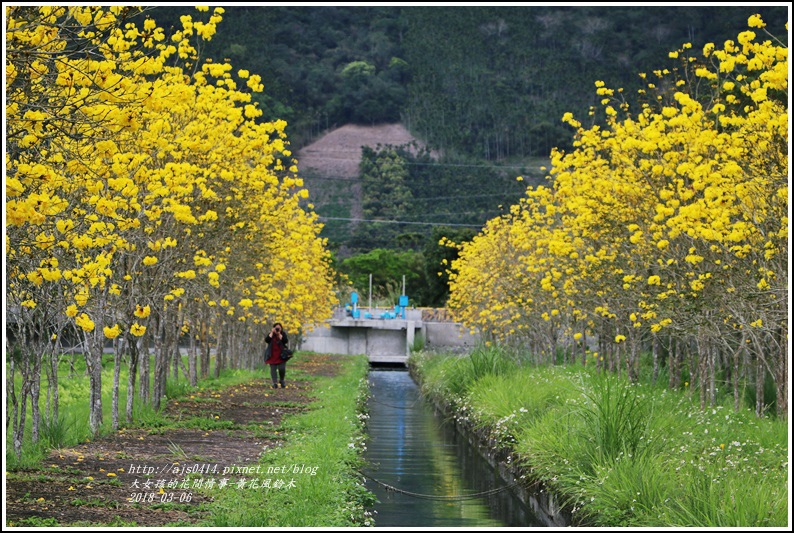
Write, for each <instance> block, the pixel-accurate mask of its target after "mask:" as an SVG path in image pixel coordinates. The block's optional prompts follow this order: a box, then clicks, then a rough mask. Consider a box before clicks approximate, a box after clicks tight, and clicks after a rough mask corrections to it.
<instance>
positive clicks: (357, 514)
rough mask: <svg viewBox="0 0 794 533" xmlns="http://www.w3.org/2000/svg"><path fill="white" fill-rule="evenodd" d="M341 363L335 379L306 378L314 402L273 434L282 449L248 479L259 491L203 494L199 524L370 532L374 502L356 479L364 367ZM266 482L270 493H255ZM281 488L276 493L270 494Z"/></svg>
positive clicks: (361, 361) (356, 361) (354, 361)
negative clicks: (366, 528) (204, 511)
mask: <svg viewBox="0 0 794 533" xmlns="http://www.w3.org/2000/svg"><path fill="white" fill-rule="evenodd" d="M340 361H341V362H342V364H343V370H342V372H341V374H340V375H339V376H336V377H333V378H330V377H321V378H310V379H315V380H316V382H315V384H314V389H315V390H316V391H317V393H316V400H315V401H314V402H313V403H312V404H311V405H310V410H309V411H307V412H305V413H302V414H299V415H295V416H291V417H287V418H285V420H284V421H283V423H282V426H281V427H280V428H279V430H280V433H282V436H283V439H284V440H283V444H282V445H281V446H278V447H275V448H273V449H270V450H268V451H267V452H266V453H264V454H263V455H262V457H261V459H260V461H259V465H260V470H261V472H262V473H261V474H257V475H256V476H252V477H255V478H256V479H257V480H258V484H260V486H259V488H253V489H252V488H242V489H240V488H237V487H236V486H234V485H232V484H233V483H234V482H236V481H237V479H236V478H234V479H233V480H232V481H230V485H231V486H227V487H225V488H217V487H215V488H213V489H211V490H209V491H206V489H203V490H205V491H206V492H208V493H209V494H210V495H211V496H212V497H213V498H214V502H213V503H212V504H211V515H212V518H211V519H210V522H209V523H208V524H204V525H206V526H211V527H350V526H360V525H372V523H371V518H370V517H369V516H368V514H367V511H366V509H367V508H368V507H371V505H372V503H373V500H372V498H373V496H372V494H371V493H370V492H369V491H368V490H366V489H365V487H364V485H363V480H362V479H361V477H360V476H359V475H358V474H357V468H358V467H359V466H360V464H361V463H360V461H361V459H360V452H361V450H362V448H363V441H364V435H363V433H362V431H363V429H362V422H361V419H362V417H363V416H362V409H363V405H364V404H363V402H364V399H365V397H366V390H367V389H366V388H367V383H366V373H367V371H368V368H369V365H368V362H367V359H366V358H365V357H363V356H360V357H358V356H357V357H349V358H347V357H346V358H340ZM296 467H297V470H298V471H296ZM301 467H303V469H304V471H303V472H300V469H301ZM268 470H270V472H269V473H268ZM265 480H269V484H270V486H271V488H262V486H261V485H262V484H264V482H265ZM281 483H283V485H282V486H281V487H280V488H274V487H275V485H276V484H281ZM291 483H292V486H290V484H291Z"/></svg>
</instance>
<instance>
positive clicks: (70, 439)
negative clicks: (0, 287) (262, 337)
mask: <svg viewBox="0 0 794 533" xmlns="http://www.w3.org/2000/svg"><path fill="white" fill-rule="evenodd" d="M102 359H103V365H102V366H103V369H102V417H103V420H104V424H103V425H102V427H101V428H100V430H99V432H98V434H97V435H96V437H102V436H105V435H108V434H109V433H111V432H112V424H111V421H112V408H113V354H105V355H103V358H102ZM183 363H185V364H187V356H184V361H183ZM153 371H154V358H153V357H151V358H150V360H149V375H150V378H151V376H152V375H153ZM128 375H129V374H128V366H127V365H126V364H122V366H121V369H120V373H119V383H120V384H121V385H120V387H119V426H120V427H135V426H140V425H150V424H151V421H152V419H157V418H158V417H159V415H158V413H156V412H155V411H154V410H153V409H152V408H151V406H149V405H147V404H144V403H143V402H141V401H140V397H139V396H138V395H139V393H140V391H138V390H137V387H138V383H137V382H136V398H135V402H134V404H133V421H132V424H128V423H127V422H126V415H125V413H126V407H127V378H128ZM260 375H261V371H248V370H230V369H226V370H223V371H222V372H221V373H220V376H218V377H217V378H215V377H208V378H205V379H200V380H199V381H198V383H197V389H194V388H193V387H191V386H190V383H189V382H188V380H187V379H185V377H184V376H183V375H182V374H181V373H180V375H179V377H178V378H177V379H173V378H169V380H168V382H167V384H166V397H167V398H170V399H174V398H179V397H181V396H184V395H186V394H189V393H190V392H191V391H194V392H195V391H196V390H199V391H201V390H204V389H207V388H219V387H228V386H233V385H237V384H239V383H242V382H245V381H248V380H251V379H254V378H255V377H258V376H260ZM58 376H59V377H58V397H59V401H58V405H59V407H58V410H59V416H58V419H57V420H51V421H50V420H47V419H46V418H45V413H46V406H47V388H48V379H47V376H46V375H42V377H41V394H40V398H39V409H40V411H41V414H42V423H41V426H40V438H39V442H37V443H33V442H32V441H31V429H32V412H31V407H30V402H26V410H27V417H26V423H25V438H24V441H23V445H22V454H21V457H19V458H17V456H16V454H15V453H14V448H13V444H12V442H13V441H12V436H11V430H10V428H9V429H7V431H6V465H7V468H10V469H17V468H26V467H33V466H36V465H38V464H39V463H40V462H41V461H42V460H43V459H44V458H45V457H46V456H47V453H48V451H49V450H51V449H53V448H63V447H68V446H74V445H76V444H78V443H81V442H86V441H87V440H88V439H89V438H90V437H91V430H90V428H89V425H88V420H89V405H88V397H89V379H88V375H87V374H86V368H85V359H83V357H82V356H74V357H73V358H71V360H70V359H69V358H67V357H64V358H63V360H62V361H61V362H60V364H59V368H58ZM15 377H16V380H15V382H16V383H15V387H16V391H17V394H18V393H19V390H20V389H21V379H20V376H19V375H18V374H17V375H16V376H15Z"/></svg>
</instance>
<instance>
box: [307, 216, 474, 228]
mask: <svg viewBox="0 0 794 533" xmlns="http://www.w3.org/2000/svg"><path fill="white" fill-rule="evenodd" d="M317 218H319V219H320V220H341V221H344V222H377V223H379V224H411V225H415V226H458V227H466V228H481V227H482V224H455V223H452V222H448V223H445V222H416V221H412V220H375V219H368V218H342V217H324V216H319V217H317Z"/></svg>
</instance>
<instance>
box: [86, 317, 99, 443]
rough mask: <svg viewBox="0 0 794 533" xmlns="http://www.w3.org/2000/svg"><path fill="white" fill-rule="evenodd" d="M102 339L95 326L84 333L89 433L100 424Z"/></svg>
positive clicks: (94, 430)
mask: <svg viewBox="0 0 794 533" xmlns="http://www.w3.org/2000/svg"><path fill="white" fill-rule="evenodd" d="M103 339H104V337H103V336H102V334H101V332H100V331H98V328H95V329H94V331H93V332H91V333H85V342H86V347H87V350H86V352H85V365H86V370H87V372H88V389H89V392H88V402H89V414H88V425H89V428H90V429H91V434H92V435H96V434H97V433H98V432H99V428H100V427H101V426H102V348H103V344H104V342H103Z"/></svg>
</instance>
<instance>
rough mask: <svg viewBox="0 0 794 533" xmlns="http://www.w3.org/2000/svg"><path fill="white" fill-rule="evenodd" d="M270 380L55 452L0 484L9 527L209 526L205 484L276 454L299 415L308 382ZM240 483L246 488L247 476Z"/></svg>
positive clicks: (199, 395)
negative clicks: (283, 432)
mask: <svg viewBox="0 0 794 533" xmlns="http://www.w3.org/2000/svg"><path fill="white" fill-rule="evenodd" d="M293 361H294V362H293V363H290V367H291V368H290V370H292V371H294V370H297V369H300V370H301V371H303V372H304V373H305V374H308V375H315V376H320V375H334V374H335V373H336V372H337V369H338V366H337V363H336V362H335V361H334V360H333V359H332V358H331V357H329V356H324V355H309V354H301V355H300V357H296V358H295V360H293ZM289 377H290V376H289V373H288V375H287V378H288V379H287V388H286V389H277V390H274V389H271V388H269V386H268V385H269V381H270V380H269V378H268V379H264V378H265V376H264V374H263V379H261V380H257V381H255V382H249V383H245V384H241V385H236V386H231V387H227V388H224V389H221V390H202V391H197V392H196V393H194V394H193V395H191V396H189V397H187V398H182V399H180V400H175V401H172V402H169V405H168V406H167V408H166V409H165V414H166V417H167V419H168V423H167V425H166V426H165V427H162V428H147V429H127V430H125V429H122V430H119V431H118V432H116V433H114V434H112V435H109V436H107V437H102V438H100V439H97V440H96V441H91V442H86V443H84V444H81V445H78V446H75V447H73V448H68V449H57V450H52V451H51V452H50V454H49V456H48V457H47V459H45V460H44V462H43V463H42V464H41V465H40V467H39V468H37V469H34V470H19V471H15V472H10V473H8V474H7V475H6V525H18V526H55V525H87V526H88V525H94V526H141V527H148V526H162V525H165V524H178V523H182V524H184V525H190V524H194V523H196V522H198V521H200V520H201V519H203V518H206V517H207V515H208V513H209V511H208V508H207V505H206V504H207V503H208V498H207V497H206V496H203V495H202V494H201V493H200V492H198V490H197V489H198V487H199V486H201V485H202V484H210V483H214V484H218V483H222V480H223V479H227V481H228V483H233V482H234V481H236V480H237V479H238V478H240V477H241V476H242V475H243V474H242V472H244V470H245V467H246V465H255V464H256V462H257V459H258V457H259V456H260V454H261V453H263V452H264V451H266V450H267V449H268V448H273V447H275V446H279V444H280V437H279V434H278V426H279V424H280V422H281V420H282V418H283V417H284V416H285V415H288V414H292V413H298V412H301V411H303V410H305V409H306V404H307V403H309V402H310V401H311V399H312V390H311V389H312V382H311V381H309V380H292V381H290V380H289ZM244 477H247V478H249V479H250V478H251V476H250V475H245V476H244Z"/></svg>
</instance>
